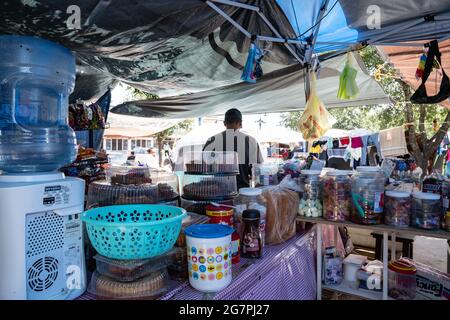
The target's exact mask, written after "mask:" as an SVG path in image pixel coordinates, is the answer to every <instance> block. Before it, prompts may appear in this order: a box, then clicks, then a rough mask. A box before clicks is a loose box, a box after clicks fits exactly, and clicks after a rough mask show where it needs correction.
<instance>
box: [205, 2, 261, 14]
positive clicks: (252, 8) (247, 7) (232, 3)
mask: <svg viewBox="0 0 450 320" xmlns="http://www.w3.org/2000/svg"><path fill="white" fill-rule="evenodd" d="M211 1H212V2H216V3H221V4H227V5H229V6H234V7H239V8H244V9H248V10H252V11H256V12H258V11H259V7H255V6H251V5H249V4H244V3H240V2H236V1H230V0H211Z"/></svg>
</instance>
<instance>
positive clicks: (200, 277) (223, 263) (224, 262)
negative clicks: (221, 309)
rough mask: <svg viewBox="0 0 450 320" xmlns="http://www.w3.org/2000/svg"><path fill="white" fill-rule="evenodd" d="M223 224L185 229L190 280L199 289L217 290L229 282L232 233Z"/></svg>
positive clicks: (231, 229) (202, 225) (206, 290)
mask: <svg viewBox="0 0 450 320" xmlns="http://www.w3.org/2000/svg"><path fill="white" fill-rule="evenodd" d="M233 232H234V229H233V228H231V227H230V226H226V225H223V224H200V225H192V226H190V227H188V228H186V230H185V231H184V233H185V234H186V242H187V257H188V269H189V282H190V284H191V285H192V287H194V288H195V289H197V290H199V291H202V292H206V293H208V292H217V291H220V290H222V289H224V288H225V287H227V286H228V285H229V284H230V283H231V279H232V268H231V265H232V263H231V254H232V252H231V250H232V245H231V234H232V233H233Z"/></svg>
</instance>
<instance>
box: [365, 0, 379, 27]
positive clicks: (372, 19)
mask: <svg viewBox="0 0 450 320" xmlns="http://www.w3.org/2000/svg"><path fill="white" fill-rule="evenodd" d="M366 13H367V14H368V17H367V20H366V25H367V28H368V29H369V30H373V29H381V8H380V7H379V6H377V5H374V4H373V5H370V6H368V7H367V10H366Z"/></svg>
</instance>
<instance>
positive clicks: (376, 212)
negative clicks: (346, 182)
mask: <svg viewBox="0 0 450 320" xmlns="http://www.w3.org/2000/svg"><path fill="white" fill-rule="evenodd" d="M385 179H386V178H385V176H384V174H383V172H382V171H381V170H380V168H379V167H357V168H356V174H354V175H353V177H352V192H351V196H352V214H351V220H352V221H353V222H355V223H358V224H380V223H381V218H382V213H383V195H384V182H385Z"/></svg>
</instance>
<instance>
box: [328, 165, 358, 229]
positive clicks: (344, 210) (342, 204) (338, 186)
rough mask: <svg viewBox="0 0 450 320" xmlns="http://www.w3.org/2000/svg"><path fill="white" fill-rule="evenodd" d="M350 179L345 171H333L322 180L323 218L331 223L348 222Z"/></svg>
mask: <svg viewBox="0 0 450 320" xmlns="http://www.w3.org/2000/svg"><path fill="white" fill-rule="evenodd" d="M350 192H351V179H350V177H349V175H348V172H347V171H341V170H333V171H329V172H327V173H326V175H325V177H324V179H323V180H322V195H323V216H324V218H325V219H327V220H331V221H341V222H343V221H348V220H349V219H350V211H351V195H350Z"/></svg>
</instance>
